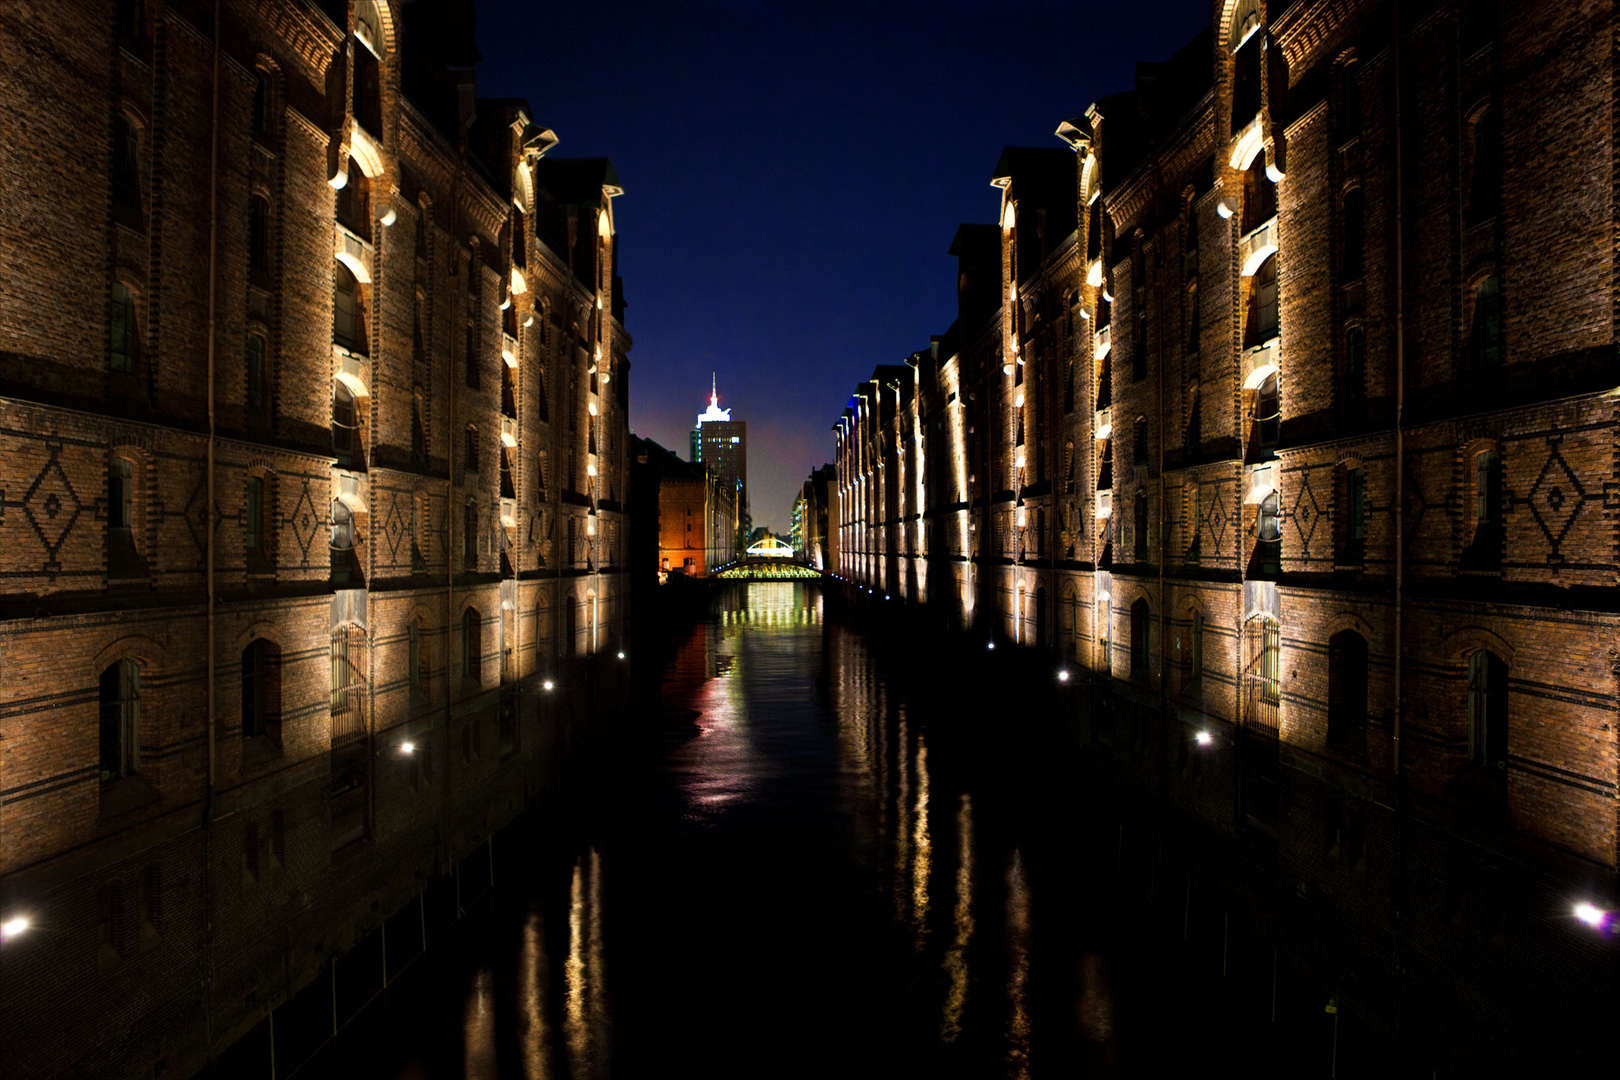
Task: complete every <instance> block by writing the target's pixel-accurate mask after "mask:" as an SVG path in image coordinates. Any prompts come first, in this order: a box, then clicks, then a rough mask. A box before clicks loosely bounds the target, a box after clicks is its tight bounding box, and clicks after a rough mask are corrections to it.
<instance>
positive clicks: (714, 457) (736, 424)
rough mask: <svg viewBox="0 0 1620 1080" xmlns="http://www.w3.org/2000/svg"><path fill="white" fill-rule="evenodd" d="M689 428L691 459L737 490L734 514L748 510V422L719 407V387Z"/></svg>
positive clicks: (743, 514)
mask: <svg viewBox="0 0 1620 1080" xmlns="http://www.w3.org/2000/svg"><path fill="white" fill-rule="evenodd" d="M697 425H698V426H697V427H696V428H694V429H693V430H692V460H693V461H701V462H703V463H704V464H705V465H707V466H709V467H710V468H711V469H713V470H714V473H715V475H716V476H717V477H719V479H720V483H721V484H724V485H729V486H730V487H731V489H732V490H733V491H735V492H736V493H737V517H738V520H739V521H740V520H742V519H743V518H744V517H745V516H746V515H747V513H748V421H746V420H733V419H732V418H731V410H730V409H722V408H721V407H720V391H719V389H718V387H716V388H714V389H712V390H711V391H710V394H709V407H708V409H706V410H705V411H704V412H703V413H702V414H701V415H700V416H699V417H698V419H697Z"/></svg>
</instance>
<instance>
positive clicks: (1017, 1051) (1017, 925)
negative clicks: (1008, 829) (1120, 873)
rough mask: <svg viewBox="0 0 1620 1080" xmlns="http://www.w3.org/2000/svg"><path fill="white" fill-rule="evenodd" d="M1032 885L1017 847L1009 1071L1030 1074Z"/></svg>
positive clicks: (1010, 934)
mask: <svg viewBox="0 0 1620 1080" xmlns="http://www.w3.org/2000/svg"><path fill="white" fill-rule="evenodd" d="M1029 944H1030V943H1029V887H1028V883H1027V882H1026V881H1025V880H1024V859H1023V856H1022V855H1021V854H1020V853H1019V851H1018V849H1017V848H1014V849H1013V853H1012V861H1011V863H1010V864H1009V865H1008V867H1007V1006H1008V1015H1007V1075H1008V1076H1009V1077H1019V1078H1023V1077H1028V1076H1029V1027H1030V1017H1029V1005H1028V1003H1027V1002H1026V1001H1025V1000H1024V994H1025V990H1026V989H1027V988H1028V986H1029Z"/></svg>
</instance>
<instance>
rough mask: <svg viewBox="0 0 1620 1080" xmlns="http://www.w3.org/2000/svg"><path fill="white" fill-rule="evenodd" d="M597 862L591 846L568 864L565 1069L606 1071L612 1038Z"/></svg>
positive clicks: (581, 1075) (579, 1074)
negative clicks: (571, 873)
mask: <svg viewBox="0 0 1620 1080" xmlns="http://www.w3.org/2000/svg"><path fill="white" fill-rule="evenodd" d="M602 936H603V934H602V862H601V857H600V856H599V855H598V854H597V853H596V851H595V850H594V849H593V850H592V851H591V852H590V853H589V855H587V856H584V857H582V858H581V860H580V861H579V862H577V863H575V864H574V877H573V882H572V885H571V887H570V892H569V905H568V968H567V980H566V987H567V989H566V991H565V993H564V997H563V1015H564V1017H565V1019H564V1021H563V1028H564V1031H565V1032H566V1033H567V1040H568V1062H569V1075H570V1076H571V1077H574V1078H575V1080H585V1078H589V1077H598V1076H607V1075H608V1063H609V1060H610V1054H609V1047H610V1046H611V1042H612V1034H613V1033H612V1026H611V1024H610V1022H609V1015H610V1014H609V1011H608V1001H607V973H606V971H605V970H604V962H603V957H602Z"/></svg>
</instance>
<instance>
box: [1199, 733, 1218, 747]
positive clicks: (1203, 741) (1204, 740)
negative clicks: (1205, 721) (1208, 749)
mask: <svg viewBox="0 0 1620 1080" xmlns="http://www.w3.org/2000/svg"><path fill="white" fill-rule="evenodd" d="M1197 737H1198V745H1199V746H1208V745H1209V744H1210V743H1211V742H1213V741H1214V739H1213V737H1212V736H1211V735H1210V733H1209V732H1207V731H1200V732H1199V733H1198V736H1197Z"/></svg>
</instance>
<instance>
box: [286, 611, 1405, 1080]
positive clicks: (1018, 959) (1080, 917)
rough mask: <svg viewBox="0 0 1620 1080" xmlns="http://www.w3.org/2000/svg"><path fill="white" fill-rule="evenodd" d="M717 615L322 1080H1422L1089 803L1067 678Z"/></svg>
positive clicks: (755, 617) (804, 623) (504, 845)
mask: <svg viewBox="0 0 1620 1080" xmlns="http://www.w3.org/2000/svg"><path fill="white" fill-rule="evenodd" d="M715 607H716V610H715V611H714V612H713V614H712V617H711V618H709V619H708V620H707V621H700V622H698V623H696V624H695V625H692V626H690V627H689V628H687V629H684V630H682V631H681V633H680V635H679V637H678V641H677V644H676V646H675V648H674V651H673V658H672V659H671V660H670V661H669V663H668V664H667V666H666V667H665V669H664V672H663V678H662V684H661V687H660V691H659V692H660V704H659V706H658V708H657V710H656V711H655V712H654V713H653V714H651V715H645V716H641V717H638V718H637V724H636V725H635V733H634V734H633V735H630V736H628V737H625V738H622V739H621V740H620V743H621V750H620V752H619V753H618V754H617V755H616V758H617V760H615V762H614V763H613V766H612V767H611V768H609V769H607V770H605V771H603V772H602V773H601V775H600V777H599V778H598V779H596V780H594V781H593V782H591V783H590V784H588V785H584V790H580V791H576V792H575V794H574V796H573V797H571V798H570V799H569V800H568V804H567V806H566V807H565V808H563V807H552V808H549V809H547V810H546V811H544V812H542V813H537V814H535V815H533V819H532V821H531V822H530V823H529V824H527V825H525V826H524V827H523V828H522V829H521V830H518V831H517V833H516V835H515V836H513V837H510V838H509V837H507V836H503V837H502V838H501V839H500V842H499V846H498V847H497V849H496V851H495V858H494V862H495V865H496V871H495V878H496V881H495V888H494V889H493V890H491V891H490V892H489V893H488V894H487V895H486V897H485V899H484V900H483V901H481V902H480V903H479V904H477V905H476V906H475V907H472V908H471V909H470V912H469V915H468V917H467V918H465V919H464V920H463V921H462V923H461V925H460V926H459V927H458V929H457V930H456V931H455V932H454V933H453V934H452V935H449V936H448V937H447V938H446V939H445V940H444V941H442V942H440V943H438V944H436V945H435V946H434V947H433V948H430V949H429V950H428V952H427V954H426V955H425V956H424V957H423V958H422V959H421V960H419V961H418V962H416V963H415V964H414V965H413V969H412V970H411V971H410V972H407V973H406V975H405V976H404V977H402V978H400V979H397V980H396V981H395V983H394V985H393V986H392V987H391V988H390V989H389V990H388V991H387V993H386V994H384V995H383V996H382V997H381V998H380V999H379V1000H378V1001H377V1002H376V1003H374V1004H373V1005H372V1006H371V1007H370V1008H368V1009H367V1010H365V1012H363V1013H362V1014H361V1015H360V1016H359V1017H358V1018H357V1019H356V1020H355V1021H354V1022H353V1023H352V1024H350V1025H349V1026H348V1027H347V1028H346V1029H345V1031H344V1032H343V1034H342V1035H341V1036H340V1037H339V1038H338V1039H337V1040H336V1041H335V1042H332V1043H330V1044H328V1046H327V1047H326V1048H325V1049H324V1050H323V1051H322V1052H321V1053H320V1054H318V1055H317V1056H316V1057H315V1058H314V1059H313V1060H312V1061H310V1062H309V1063H308V1064H307V1065H305V1066H304V1067H303V1068H302V1069H300V1070H298V1072H297V1073H296V1075H300V1076H339V1075H341V1076H345V1077H386V1078H401V1080H404V1078H434V1080H438V1078H451V1077H463V1076H465V1077H467V1078H469V1080H475V1078H492V1077H521V1078H526V1080H536V1078H551V1077H556V1078H562V1077H572V1078H587V1077H590V1078H596V1077H608V1076H616V1077H631V1078H634V1077H651V1076H672V1075H703V1076H710V1077H785V1076H851V1077H865V1076H873V1077H877V1076H898V1075H916V1076H928V1077H957V1076H959V1077H976V1078H977V1077H1023V1076H1156V1075H1167V1074H1169V1073H1170V1072H1171V1071H1181V1070H1183V1069H1185V1068H1189V1067H1199V1066H1202V1067H1204V1068H1209V1067H1211V1066H1212V1065H1213V1066H1216V1067H1236V1066H1239V1065H1240V1063H1241V1065H1242V1067H1244V1068H1245V1071H1246V1072H1249V1073H1251V1074H1254V1075H1289V1076H1327V1075H1330V1070H1333V1069H1336V1070H1337V1075H1339V1076H1354V1075H1368V1074H1370V1073H1371V1072H1372V1071H1373V1070H1374V1069H1375V1068H1379V1069H1380V1070H1381V1071H1380V1073H1379V1074H1380V1075H1392V1072H1391V1071H1390V1070H1388V1069H1387V1067H1386V1066H1387V1062H1383V1063H1378V1062H1377V1059H1378V1058H1379V1057H1381V1056H1382V1054H1381V1052H1380V1050H1379V1048H1378V1047H1377V1046H1376V1044H1375V1041H1373V1040H1372V1039H1371V1036H1370V1034H1368V1033H1359V1034H1358V1033H1355V1032H1352V1031H1349V1030H1343V1029H1335V1028H1334V1020H1335V1017H1333V1016H1330V1015H1327V1014H1325V1013H1324V1009H1323V999H1322V997H1321V996H1320V995H1319V994H1318V993H1317V992H1316V990H1315V989H1313V988H1311V987H1309V986H1308V985H1306V984H1305V983H1304V982H1303V980H1300V979H1299V978H1298V976H1296V975H1293V973H1292V971H1291V969H1290V968H1289V967H1288V965H1287V964H1286V962H1284V963H1283V964H1281V965H1280V966H1281V969H1282V970H1280V971H1279V964H1278V962H1277V960H1276V957H1277V953H1276V951H1275V950H1274V949H1273V948H1272V946H1271V944H1270V943H1269V942H1265V941H1262V940H1259V939H1258V938H1256V937H1255V935H1254V934H1253V933H1252V932H1249V933H1248V935H1247V936H1245V933H1244V931H1243V930H1242V928H1240V927H1234V925H1233V924H1234V918H1233V915H1232V912H1231V907H1230V905H1229V903H1227V902H1225V901H1216V900H1212V899H1206V897H1205V895H1204V894H1203V892H1202V890H1201V889H1200V887H1199V886H1197V884H1196V883H1195V882H1193V881H1192V880H1191V879H1184V878H1183V877H1182V876H1176V875H1174V874H1173V873H1170V872H1166V871H1163V870H1162V869H1156V867H1158V866H1159V864H1160V862H1161V860H1157V859H1155V858H1154V857H1152V855H1151V854H1150V853H1147V852H1143V851H1135V850H1133V849H1132V845H1131V842H1130V840H1131V837H1130V830H1131V828H1132V825H1131V823H1130V818H1129V816H1128V815H1127V814H1123V813H1112V814H1111V813H1109V812H1106V811H1104V810H1100V809H1098V808H1097V806H1096V805H1095V804H1094V803H1092V802H1091V801H1088V800H1090V796H1089V795H1088V794H1087V793H1086V792H1084V791H1082V790H1078V788H1080V787H1081V786H1082V785H1079V784H1077V783H1076V782H1075V781H1074V779H1073V777H1072V774H1070V773H1069V771H1068V766H1067V764H1066V754H1065V751H1064V749H1063V746H1062V739H1061V737H1060V731H1059V728H1060V727H1061V725H1058V724H1056V723H1054V722H1049V719H1048V714H1049V713H1050V712H1051V711H1053V710H1052V702H1053V700H1055V698H1056V696H1057V695H1058V694H1060V693H1061V691H1060V690H1058V689H1056V688H1055V686H1054V685H1051V684H1054V683H1055V680H1053V679H1051V678H1050V677H1049V673H1048V677H1045V678H1042V677H1040V676H1039V675H1038V674H1030V673H1029V671H1030V670H1031V669H1032V667H1033V665H1031V664H1025V665H1024V666H1023V667H1020V666H1019V663H1020V661H1017V660H1009V661H1008V662H1007V663H1006V664H1003V665H1001V666H995V667H992V666H991V665H990V664H989V663H988V661H985V662H984V664H983V665H982V666H983V670H980V666H981V665H979V664H976V663H975V664H971V665H970V664H969V663H967V662H966V661H964V659H963V657H964V656H965V655H966V654H965V652H964V651H961V650H957V651H952V650H950V649H944V648H938V649H936V648H919V647H918V644H917V643H916V642H913V641H909V640H906V638H907V636H908V635H905V634H902V633H899V632H898V631H895V630H893V629H890V630H889V631H887V632H877V631H875V630H873V629H871V627H870V626H868V627H867V629H865V630H863V629H858V628H857V626H856V623H857V622H858V621H860V620H855V619H852V618H851V617H849V616H847V615H845V614H843V613H841V612H840V611H839V610H838V608H837V606H836V605H835V604H834V603H832V601H831V600H829V599H824V598H823V596H822V595H821V593H820V590H819V588H818V587H817V586H815V585H804V584H753V585H748V586H739V587H736V588H735V589H734V590H733V591H731V592H729V593H720V594H717V598H716V604H715ZM884 625H890V624H884ZM892 625H895V626H897V625H899V624H892ZM1290 980H1292V981H1290ZM1335 1040H1337V1044H1335ZM1423 1075H1425V1076H1427V1075H1428V1073H1427V1071H1425V1072H1424V1073H1423Z"/></svg>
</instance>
